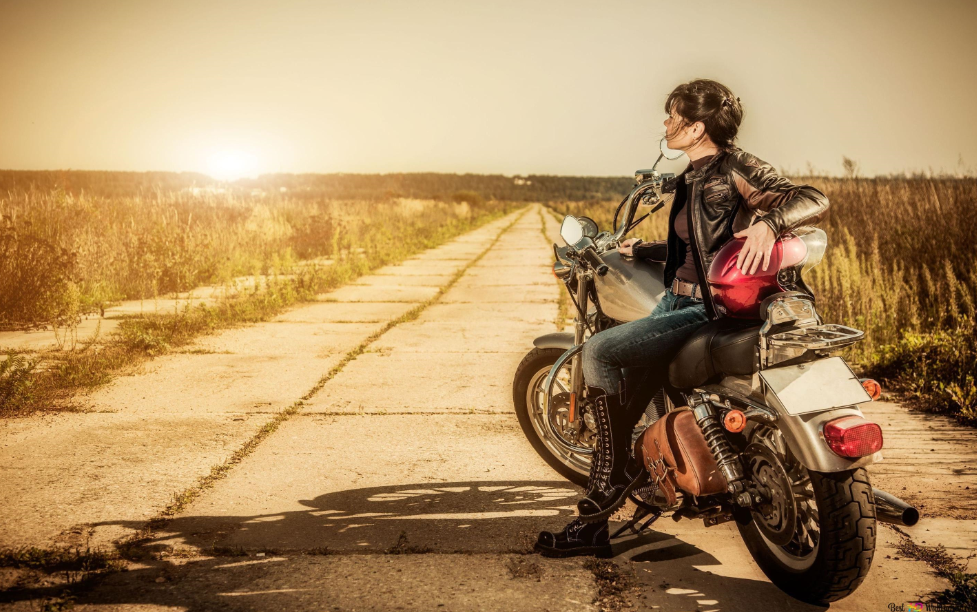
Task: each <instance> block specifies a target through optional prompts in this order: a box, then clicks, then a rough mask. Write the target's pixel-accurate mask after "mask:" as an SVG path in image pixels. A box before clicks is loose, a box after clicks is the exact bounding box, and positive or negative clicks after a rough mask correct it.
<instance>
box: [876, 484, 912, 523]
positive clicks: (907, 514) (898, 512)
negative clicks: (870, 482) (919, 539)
mask: <svg viewBox="0 0 977 612" xmlns="http://www.w3.org/2000/svg"><path fill="white" fill-rule="evenodd" d="M872 494H873V495H875V518H876V520H878V521H881V522H883V523H891V524H893V525H904V526H906V527H912V526H913V525H915V524H916V523H918V522H919V510H917V509H916V508H913V507H912V506H910V505H909V504H907V503H906V502H904V501H902V500H901V499H899V498H898V497H896V496H895V495H892V494H890V493H886V492H885V491H883V490H882V489H876V488H874V487H873V488H872Z"/></svg>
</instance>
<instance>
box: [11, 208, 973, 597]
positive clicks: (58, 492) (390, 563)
mask: <svg viewBox="0 0 977 612" xmlns="http://www.w3.org/2000/svg"><path fill="white" fill-rule="evenodd" d="M555 231H556V222H555V221H554V219H553V218H552V217H551V216H550V215H548V214H546V215H544V214H543V213H542V210H541V209H540V207H538V206H532V207H530V208H529V209H527V210H525V211H523V212H521V213H518V214H516V215H513V216H510V217H509V218H506V219H503V220H502V221H500V222H498V223H495V224H492V225H490V226H486V227H485V228H482V229H480V230H477V231H476V232H472V233H471V234H468V235H465V236H462V237H460V238H458V239H456V240H455V241H453V242H451V243H449V244H448V245H445V246H444V247H441V248H439V249H434V250H432V251H429V252H427V253H424V254H422V255H420V256H418V257H415V258H413V259H411V260H409V261H407V262H404V263H403V264H402V265H399V266H392V267H390V268H388V269H384V270H381V271H380V272H379V273H378V274H376V275H373V276H370V277H366V278H363V279H360V280H359V281H358V282H357V283H356V285H352V286H348V287H344V288H342V289H340V290H337V291H335V292H333V293H331V294H329V295H327V296H323V300H324V301H323V302H321V303H318V304H314V305H310V306H307V307H303V308H300V309H296V310H294V311H291V312H290V313H288V314H286V315H283V316H282V317H280V318H279V319H278V320H276V321H275V322H273V323H270V324H266V325H265V326H255V327H254V328H248V329H244V330H235V332H231V333H227V334H222V335H221V336H219V337H216V338H213V339H209V340H205V341H203V342H202V344H203V345H204V346H207V347H210V348H212V349H213V352H212V353H210V354H202V355H198V354H194V355H179V356H173V357H172V358H164V359H161V360H158V363H156V365H155V366H154V369H153V370H152V371H150V372H147V373H145V374H143V375H140V376H137V377H134V378H133V379H130V380H128V381H124V382H122V383H119V384H117V385H115V386H113V387H112V388H110V389H108V390H106V391H105V393H104V394H102V395H100V396H98V397H95V398H93V405H95V406H102V407H104V408H105V409H106V410H111V413H110V414H109V415H107V416H105V417H104V418H106V419H109V420H111V419H118V420H117V421H113V422H106V423H101V422H100V419H101V418H102V416H101V415H95V416H94V417H93V415H64V418H63V419H62V420H61V421H59V420H57V419H55V420H53V421H52V422H51V423H50V424H49V425H48V426H47V428H46V429H35V428H32V427H31V426H30V425H29V424H27V423H21V424H14V425H15V426H14V427H12V428H11V427H8V429H7V430H6V431H4V433H3V436H4V447H3V449H2V452H0V469H2V470H3V472H2V473H3V475H4V476H5V477H10V478H12V479H14V481H16V482H17V483H19V484H17V488H16V490H15V489H14V488H13V487H12V486H11V485H10V484H9V481H5V484H4V485H3V492H4V493H13V495H10V494H8V495H4V496H3V498H4V500H3V501H0V504H2V510H3V512H4V517H5V519H4V524H3V526H2V527H0V545H6V546H10V545H14V544H26V543H33V544H38V545H43V544H47V543H50V542H57V541H63V540H64V535H63V534H64V533H66V532H67V533H72V532H79V533H80V532H84V533H86V534H93V535H92V536H91V537H93V538H94V541H96V542H108V541H111V540H112V539H116V538H120V537H123V536H125V535H127V534H132V533H135V532H138V531H139V530H141V529H142V528H143V527H144V525H145V521H146V520H147V519H149V518H150V517H151V516H152V515H153V512H154V511H158V510H159V509H160V508H161V507H163V506H164V505H165V503H166V499H164V497H165V496H163V493H164V492H165V494H166V495H168V494H169V493H170V492H171V491H173V490H182V488H183V487H189V488H190V489H191V490H192V489H193V482H194V478H197V477H199V476H201V475H203V474H205V473H206V469H207V466H209V465H213V464H217V463H219V462H220V460H221V457H226V456H227V454H229V452H231V451H232V450H234V449H237V448H239V447H240V446H241V445H242V444H245V443H246V442H247V438H248V437H249V435H250V434H251V433H253V431H254V427H255V425H258V424H259V423H260V422H261V421H260V419H261V418H264V419H267V418H268V416H269V413H270V412H271V413H274V412H278V411H280V410H282V409H284V407H285V406H287V405H290V402H295V401H300V402H301V405H300V406H299V407H298V410H297V411H295V413H294V415H293V416H291V418H289V419H287V420H285V421H284V422H283V423H282V424H281V426H280V427H279V428H278V429H277V431H275V432H274V433H273V434H272V435H270V436H268V437H267V438H265V439H263V441H261V443H260V444H258V445H257V446H256V447H255V448H254V450H253V451H251V452H250V453H249V454H247V456H246V457H244V458H243V460H241V461H240V463H237V464H235V465H233V466H231V468H230V470H229V471H228V472H227V475H226V477H224V478H222V479H220V480H218V481H216V483H214V484H213V486H211V487H209V488H207V489H205V490H203V491H199V492H196V491H195V492H194V495H195V496H196V497H195V498H194V501H193V502H192V503H191V504H189V506H187V507H186V508H184V509H183V510H182V511H181V512H180V513H179V514H177V515H176V516H175V517H174V518H172V520H169V521H168V523H167V524H166V525H165V527H164V528H162V529H159V530H156V531H154V532H152V533H151V535H150V537H149V538H148V539H147V540H146V541H145V542H144V543H143V544H142V546H141V549H142V550H143V551H145V552H151V553H153V555H152V556H147V557H146V559H145V560H144V561H142V562H139V563H133V564H131V566H130V568H129V571H126V572H123V573H117V574H113V575H110V576H108V577H107V578H106V579H105V580H104V581H103V582H101V583H100V584H99V585H98V587H97V588H95V589H93V590H90V591H87V592H83V593H81V594H79V595H78V596H77V599H76V607H77V608H78V609H82V610H211V609H221V610H278V609H282V610H286V609H287V610H551V611H554V610H597V609H602V610H604V609H621V608H622V607H627V606H634V607H636V608H638V609H657V610H663V611H671V610H702V611H706V610H724V611H730V610H734V611H735V610H743V611H757V610H810V609H815V608H814V607H813V606H808V605H805V604H802V603H800V602H798V601H796V600H794V599H792V598H790V597H788V596H786V595H784V594H783V593H782V592H780V591H779V590H778V589H777V588H776V587H774V586H773V585H772V584H771V583H770V582H769V581H767V580H766V578H765V577H764V576H763V575H762V574H761V573H760V571H759V570H758V569H757V567H756V565H755V564H754V563H753V562H752V560H751V559H750V557H749V554H748V553H747V551H746V549H745V547H744V546H743V544H742V542H741V540H740V539H739V536H738V534H737V532H736V530H735V528H731V527H729V526H728V525H723V526H719V527H714V528H710V529H706V528H704V527H703V526H702V525H701V523H697V522H691V521H685V522H681V523H675V522H673V521H671V520H670V519H667V518H666V519H662V520H661V521H660V522H659V523H658V524H656V529H655V530H654V531H651V532H646V533H645V534H643V535H641V536H637V537H634V536H630V537H626V538H622V539H620V540H618V541H616V542H615V553H616V557H615V558H614V559H612V563H613V564H606V563H595V562H593V561H592V560H588V559H584V558H577V559H570V560H549V559H544V558H541V557H539V556H537V555H534V554H531V545H532V542H533V541H534V540H535V537H536V533H537V532H538V531H539V530H540V529H558V528H560V527H561V526H562V525H563V524H565V523H566V522H567V521H568V520H569V519H570V517H572V515H573V507H574V503H575V502H576V500H577V498H578V496H579V494H580V492H579V490H577V489H576V488H575V487H573V486H571V485H569V484H568V483H567V482H566V481H563V480H561V479H560V478H559V477H558V476H557V475H556V474H555V473H554V472H553V471H552V470H551V469H550V468H549V467H548V466H547V465H546V464H545V463H544V462H543V461H542V460H541V459H540V458H539V457H538V456H537V455H536V454H535V452H534V451H533V450H532V448H531V447H530V445H529V444H528V442H527V441H526V440H525V439H524V437H523V435H522V432H521V431H520V429H519V426H518V423H517V421H516V418H515V415H514V414H513V412H512V400H511V390H510V385H511V380H512V375H513V372H514V370H515V367H516V365H517V364H518V362H519V361H520V359H521V358H522V356H523V355H524V354H525V352H526V351H528V350H529V348H531V346H532V339H533V338H534V337H535V336H537V335H539V334H542V333H546V332H549V331H552V329H553V326H554V320H555V317H556V315H557V307H556V298H557V295H558V294H557V285H556V283H555V281H554V279H553V276H552V274H551V272H550V264H551V257H552V251H551V246H550V245H551V242H552V236H553V235H554V234H555ZM459 273H460V276H458V274H459ZM412 310H413V313H412V316H411V317H408V319H409V320H400V319H399V318H400V317H402V315H403V314H404V313H405V312H408V311H412ZM413 315H416V317H414V316H413ZM396 321H399V322H398V323H397V324H396V325H394V326H390V325H388V324H389V323H391V322H396ZM353 353H355V354H353ZM350 355H352V356H353V357H355V358H353V359H352V360H349V359H348V358H349V357H350ZM344 356H345V358H346V359H345V361H344ZM203 357H206V359H203ZM337 364H344V365H343V367H342V368H341V369H340V370H339V371H338V373H335V374H334V375H333V376H331V377H329V378H328V380H327V381H326V382H325V384H321V385H317V384H316V381H317V380H319V377H320V376H322V375H323V374H325V373H326V372H328V371H329V370H330V369H331V368H333V369H334V368H335V367H336V366H337ZM303 385H304V387H303ZM310 388H312V389H313V391H314V392H313V393H310V392H309V389H310ZM303 394H305V395H303ZM300 398H302V399H300ZM889 417H891V418H893V419H895V420H896V421H897V422H902V421H900V419H902V417H901V416H900V415H899V414H898V413H892V414H891V415H889ZM92 419H93V420H92ZM93 422H94V423H96V424H97V425H94V426H93V425H86V423H93ZM244 424H250V425H251V426H250V427H244V426H243V425H244ZM86 426H87V427H89V429H85V427H86ZM140 427H142V429H139V428H140ZM131 428H135V429H137V430H139V431H141V432H142V433H141V434H140V436H142V438H143V439H144V440H147V441H154V442H155V436H156V435H158V436H159V438H160V440H159V444H160V448H159V449H158V450H152V451H150V450H149V449H150V448H151V447H153V446H154V445H153V444H145V445H142V446H140V445H138V444H136V443H133V442H130V441H128V440H129V439H130V438H129V437H126V432H130V430H131ZM72 430H75V434H74V435H73V437H72V434H71V433H69V432H70V431H72ZM80 431H83V432H84V435H82V434H80V433H78V432H80ZM51 436H53V437H54V439H56V440H58V442H57V444H54V443H48V444H47V446H45V443H46V440H48V439H49V438H50V437H51ZM112 436H115V438H114V441H113V438H112ZM91 437H94V438H95V439H97V440H99V442H98V443H97V444H95V445H93V443H92V442H91V441H90V439H91ZM137 437H138V436H137ZM66 441H67V443H70V444H73V445H79V446H80V448H75V449H74V450H72V451H70V452H65V451H63V450H59V446H58V445H60V444H64V443H66ZM120 444H121V447H122V448H119V446H120ZM11 445H12V446H11ZM86 445H87V446H86ZM221 445H223V446H221ZM38 446H40V447H41V449H42V451H38V450H37V447H38ZM11 447H13V449H14V450H9V449H10V448H11ZM40 452H44V453H50V454H53V455H54V456H56V457H61V459H59V460H56V461H51V462H49V464H47V466H46V468H45V469H43V470H41V471H40V472H39V473H40V477H39V478H40V479H41V482H44V483H47V485H48V486H47V487H45V486H37V485H36V484H34V485H31V484H30V482H29V478H31V477H33V478H38V476H37V474H38V472H37V471H36V470H35V469H34V468H33V467H32V465H33V462H36V461H37V460H38V459H39V456H40ZM145 452H150V454H152V456H153V459H151V460H148V459H146V458H145V457H144V456H143V455H144V453H145ZM84 454H88V455H90V456H91V457H93V458H92V463H93V464H95V465H94V466H93V467H91V468H88V467H84V466H83V468H82V474H84V477H83V478H80V479H77V480H82V481H84V482H85V483H87V484H82V485H71V486H68V485H65V484H64V482H65V481H66V480H71V479H66V478H64V475H63V473H61V474H58V472H57V469H58V467H59V466H60V469H62V470H64V469H66V467H67V466H69V465H71V462H72V461H73V460H77V458H78V457H79V456H81V455H84ZM167 459H169V460H171V461H172V462H173V463H175V464H176V465H171V464H170V463H167ZM127 461H131V462H132V464H131V465H127V463H126V462H127ZM42 463H43V462H42ZM897 464H899V463H898V462H897ZM11 466H13V467H11ZM99 469H104V472H99ZM932 469H933V470H936V471H937V472H938V471H939V469H938V468H936V467H933V468H932ZM948 469H950V468H948ZM31 474H33V476H31ZM96 476H98V477H96ZM880 478H882V477H881V476H880ZM18 479H20V480H18ZM37 482H38V480H34V483H37ZM144 483H145V486H143V484H144ZM178 484H181V485H182V486H177V485H178ZM48 488H50V490H48ZM893 492H895V493H899V491H897V490H894V491H893ZM921 494H922V493H921ZM934 503H935V502H934ZM958 506H961V507H967V508H969V507H970V506H967V504H964V503H960V504H958ZM8 517H9V519H8ZM40 517H43V518H40ZM970 518H975V517H970ZM953 520H954V521H955V522H954V523H953V525H956V526H959V525H961V524H964V523H966V524H968V525H971V526H972V525H973V521H962V520H960V519H959V518H958V519H953ZM8 521H9V522H8ZM925 525H926V523H925V522H924V523H921V525H920V528H926V527H925ZM917 529H919V528H917ZM59 534H60V535H59ZM59 538H60V539H59ZM930 539H932V538H930ZM897 541H898V536H897V534H896V533H895V532H894V531H892V530H889V529H887V528H880V531H879V549H878V552H877V553H876V557H875V565H874V567H873V569H872V572H871V574H870V575H869V578H868V580H867V581H866V582H865V583H864V584H863V586H862V587H861V589H860V590H859V591H858V592H857V593H856V594H855V595H854V596H852V597H850V598H848V599H846V600H843V601H841V602H838V603H836V604H834V605H832V606H831V608H832V609H836V610H853V611H854V610H880V611H881V610H888V609H889V608H888V606H889V604H890V603H896V604H902V603H904V602H907V601H916V600H918V598H919V597H920V596H921V595H924V594H925V593H927V592H929V591H932V590H934V589H937V588H944V587H945V583H944V582H943V581H942V580H940V579H937V578H936V577H934V576H933V575H932V574H931V572H930V571H929V569H928V568H927V566H926V565H925V564H923V563H921V562H919V561H914V560H909V559H902V558H900V559H898V560H896V559H895V558H894V557H899V555H898V553H897V552H896V551H895V549H894V546H895V544H896V543H897ZM930 543H933V542H930ZM43 594H44V593H43V592H41V590H37V591H35V592H34V593H33V596H34V597H35V598H36V597H39V596H41V595H43ZM28 595H30V592H29V591H28V592H27V594H25V595H22V596H17V597H12V598H10V599H11V603H10V604H9V605H10V606H11V607H13V608H23V609H28V607H27V606H28V605H30V603H31V602H29V601H28V599H29V597H28ZM0 601H2V600H0Z"/></svg>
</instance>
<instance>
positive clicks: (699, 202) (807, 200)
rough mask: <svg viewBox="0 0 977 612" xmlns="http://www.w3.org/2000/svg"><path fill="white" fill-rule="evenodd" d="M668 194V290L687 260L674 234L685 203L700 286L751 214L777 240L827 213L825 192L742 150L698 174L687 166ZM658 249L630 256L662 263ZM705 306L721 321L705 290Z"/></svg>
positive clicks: (639, 249) (718, 159)
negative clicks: (795, 180)
mask: <svg viewBox="0 0 977 612" xmlns="http://www.w3.org/2000/svg"><path fill="white" fill-rule="evenodd" d="M671 189H674V190H675V199H674V201H673V202H672V208H671V212H670V213H669V215H668V239H667V241H666V245H667V251H666V253H665V286H666V287H668V286H671V283H672V280H673V279H674V278H675V271H676V270H677V269H678V268H679V266H681V265H682V262H684V261H685V255H686V253H685V243H684V242H682V241H681V240H679V238H678V236H676V234H675V217H676V215H677V214H678V212H679V210H680V209H681V208H682V205H683V203H685V202H686V201H688V203H689V206H687V207H686V208H685V210H686V213H687V214H688V215H689V248H691V249H692V255H693V261H695V265H696V272H697V273H698V277H699V282H700V283H702V284H704V283H705V279H706V273H707V272H708V270H709V265H710V264H711V263H712V260H713V257H715V255H716V253H717V252H718V251H719V249H721V248H722V247H723V245H725V244H726V243H727V242H729V240H730V239H731V238H732V237H733V234H734V233H736V232H738V231H740V230H743V229H745V228H747V227H748V226H749V225H750V222H751V220H752V218H753V216H754V215H757V216H758V217H759V218H758V220H757V221H758V222H759V221H762V222H763V223H766V224H767V225H769V226H770V228H771V229H772V230H773V232H774V234H775V235H777V236H780V235H782V234H784V233H786V232H788V231H790V230H792V229H794V228H796V227H800V226H803V225H814V224H816V223H817V222H818V221H820V220H821V219H823V218H824V216H825V214H826V212H827V210H828V198H827V197H825V195H824V194H823V193H821V192H820V191H818V190H817V189H815V188H814V187H810V186H808V185H795V184H794V183H791V182H790V181H789V180H787V179H786V178H784V177H782V176H780V175H778V174H777V172H776V170H775V169H774V167H773V166H771V165H770V164H768V163H767V162H765V161H761V160H760V159H757V158H756V157H755V156H753V155H751V154H749V153H747V152H746V151H742V150H740V149H732V150H730V151H721V152H720V153H719V154H717V155H716V156H715V157H714V158H713V159H712V160H711V161H710V162H709V163H708V164H706V165H705V166H703V167H702V168H699V169H698V170H692V166H691V165H690V166H689V167H688V168H686V170H685V172H683V173H682V174H680V175H679V176H677V177H675V179H672V180H671V181H670V182H669V183H666V186H665V190H666V191H667V190H671ZM657 250H658V252H657V253H656V247H655V245H654V244H653V243H652V244H649V243H642V244H639V245H638V247H637V248H636V249H635V251H634V254H635V256H637V257H645V258H652V259H659V261H660V256H661V253H660V250H661V249H660V243H659V247H658V249H657ZM656 255H657V257H656ZM703 301H704V302H705V306H706V312H707V313H708V315H709V317H710V318H712V319H716V318H719V316H718V314H717V312H716V309H715V308H714V307H713V304H712V297H711V295H710V294H709V292H708V291H704V292H703Z"/></svg>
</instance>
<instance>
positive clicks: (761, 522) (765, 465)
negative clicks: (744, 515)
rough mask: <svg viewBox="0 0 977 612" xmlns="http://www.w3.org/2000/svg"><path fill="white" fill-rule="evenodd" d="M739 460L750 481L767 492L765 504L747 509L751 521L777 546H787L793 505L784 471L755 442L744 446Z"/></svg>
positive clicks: (792, 524) (794, 526) (794, 510)
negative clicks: (768, 500) (768, 498)
mask: <svg viewBox="0 0 977 612" xmlns="http://www.w3.org/2000/svg"><path fill="white" fill-rule="evenodd" d="M743 459H744V463H745V465H746V469H747V473H748V474H749V476H750V478H751V479H752V480H753V482H754V483H755V484H756V485H757V486H759V487H763V488H765V489H766V490H767V491H769V492H770V502H769V503H767V504H763V505H762V506H761V507H760V508H754V509H752V510H751V513H752V514H753V522H754V523H756V526H757V528H758V529H759V530H760V533H762V534H763V535H764V536H766V538H767V539H768V540H770V541H771V542H772V543H774V544H776V545H777V546H786V545H788V544H790V541H791V540H792V539H793V537H794V532H795V531H796V529H797V503H796V502H795V501H794V492H793V490H792V489H791V486H790V478H789V477H788V476H787V471H786V470H785V469H784V466H783V464H782V463H781V462H780V459H779V458H778V457H777V455H776V454H775V453H774V452H773V451H772V450H770V449H769V448H768V447H767V446H765V445H763V444H758V443H756V442H754V443H752V444H750V445H749V446H747V447H746V450H745V451H743Z"/></svg>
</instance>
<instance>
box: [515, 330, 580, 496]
mask: <svg viewBox="0 0 977 612" xmlns="http://www.w3.org/2000/svg"><path fill="white" fill-rule="evenodd" d="M563 353H564V351H563V350H562V349H558V348H535V349H533V350H531V351H529V353H528V354H527V355H526V356H525V357H524V358H523V360H522V362H521V363H520V364H519V367H518V368H516V376H515V379H514V380H513V381H512V403H513V404H514V406H515V409H516V416H517V417H518V418H519V425H520V426H521V427H522V431H523V433H524V434H525V435H526V439H527V440H529V443H530V444H532V446H533V448H534V449H535V450H536V452H537V453H539V456H540V457H542V458H543V459H544V460H545V461H546V463H548V464H549V465H550V467H552V468H553V469H554V470H556V471H557V472H558V473H559V474H560V475H561V476H563V477H564V478H566V479H567V480H569V481H570V482H572V483H574V484H575V485H578V486H581V487H586V486H587V478H588V476H589V474H590V455H589V454H585V453H580V452H577V451H574V450H573V448H572V447H578V448H579V447H587V448H593V445H594V437H593V432H592V431H591V430H590V428H588V427H587V426H586V424H585V420H584V418H583V417H584V415H583V414H580V415H579V417H578V418H577V419H576V422H574V423H570V420H569V406H568V405H567V402H568V401H569V400H568V396H569V392H570V371H569V370H570V368H569V365H567V366H565V367H564V368H563V369H562V370H561V371H560V373H559V374H558V375H557V377H556V381H555V382H554V384H553V387H554V389H553V393H554V395H555V396H556V397H554V402H553V404H554V406H553V407H554V410H553V412H552V414H550V421H551V422H552V424H553V426H554V427H553V428H555V429H556V430H557V432H558V434H556V435H554V433H553V431H552V429H553V428H550V427H549V426H548V424H547V423H546V421H545V418H546V416H545V410H544V408H545V406H544V405H543V403H544V402H545V401H546V399H545V398H546V390H545V389H544V387H545V383H546V377H547V376H548V375H549V373H550V370H551V369H552V367H553V365H554V364H555V363H556V360H557V359H559V358H560V356H561V355H562V354H563ZM581 412H582V411H581Z"/></svg>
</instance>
